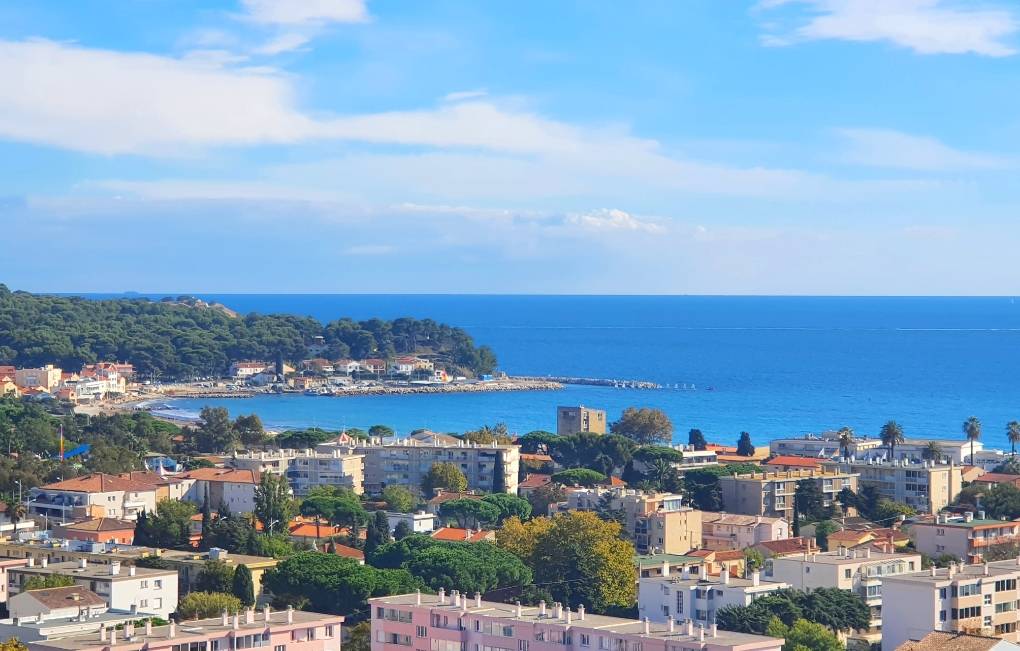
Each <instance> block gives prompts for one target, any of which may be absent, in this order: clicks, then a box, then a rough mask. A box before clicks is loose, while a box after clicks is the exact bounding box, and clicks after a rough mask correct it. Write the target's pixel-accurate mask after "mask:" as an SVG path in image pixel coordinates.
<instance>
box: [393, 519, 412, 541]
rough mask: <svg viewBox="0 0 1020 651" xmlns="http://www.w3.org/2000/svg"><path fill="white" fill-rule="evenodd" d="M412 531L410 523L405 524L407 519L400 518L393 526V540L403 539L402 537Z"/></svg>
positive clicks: (405, 536)
mask: <svg viewBox="0 0 1020 651" xmlns="http://www.w3.org/2000/svg"><path fill="white" fill-rule="evenodd" d="M412 533H414V532H413V531H411V525H409V524H407V520H401V521H400V522H398V523H397V526H395V527H393V539H394V540H403V539H404V538H407V537H408V536H410V535H411V534H412Z"/></svg>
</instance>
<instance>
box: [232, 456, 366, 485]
mask: <svg viewBox="0 0 1020 651" xmlns="http://www.w3.org/2000/svg"><path fill="white" fill-rule="evenodd" d="M229 463H230V465H231V467H234V468H240V469H244V470H251V471H255V472H258V473H262V472H271V473H274V474H282V475H285V476H286V477H287V482H288V483H289V484H290V487H291V488H292V489H293V490H294V494H295V495H298V496H301V495H307V494H308V492H309V491H310V490H312V489H313V488H320V487H326V486H336V487H340V488H346V489H348V490H352V491H354V492H355V493H357V494H358V495H361V494H362V493H364V492H365V489H364V482H365V457H364V455H360V454H350V453H348V452H346V451H345V450H341V449H339V448H334V449H333V450H331V451H329V452H316V451H315V450H311V449H308V450H301V451H298V450H272V451H268V452H267V451H260V452H254V451H253V452H235V453H234V455H233V457H232V458H231V459H230V462H229Z"/></svg>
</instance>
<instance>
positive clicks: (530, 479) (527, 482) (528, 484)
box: [517, 472, 552, 490]
mask: <svg viewBox="0 0 1020 651" xmlns="http://www.w3.org/2000/svg"><path fill="white" fill-rule="evenodd" d="M551 481H552V475H543V474H541V473H537V472H535V473H531V474H530V475H528V476H527V477H525V478H524V481H522V482H520V483H519V484H517V489H518V490H520V489H522V488H539V487H541V486H545V485H546V484H548V483H549V482H551Z"/></svg>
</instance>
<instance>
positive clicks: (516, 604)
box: [514, 601, 524, 619]
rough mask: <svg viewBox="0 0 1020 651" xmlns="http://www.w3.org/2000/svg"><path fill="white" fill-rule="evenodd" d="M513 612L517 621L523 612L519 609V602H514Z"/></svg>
mask: <svg viewBox="0 0 1020 651" xmlns="http://www.w3.org/2000/svg"><path fill="white" fill-rule="evenodd" d="M514 611H515V616H516V617H517V618H518V619H520V617H521V615H522V614H523V612H524V611H523V609H522V608H521V602H519V601H515V602H514Z"/></svg>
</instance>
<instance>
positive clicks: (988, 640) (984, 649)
mask: <svg viewBox="0 0 1020 651" xmlns="http://www.w3.org/2000/svg"><path fill="white" fill-rule="evenodd" d="M1001 642H1002V639H1000V638H997V637H985V636H983V635H968V634H967V633H953V632H949V631H932V632H931V633H928V634H927V635H925V636H924V637H923V638H921V639H920V640H918V641H916V642H904V643H903V644H901V645H900V646H899V647H897V649H896V651H942V649H952V650H953V651H990V650H991V649H994V648H995V647H996V646H997V645H998V644H1000V643H1001Z"/></svg>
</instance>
